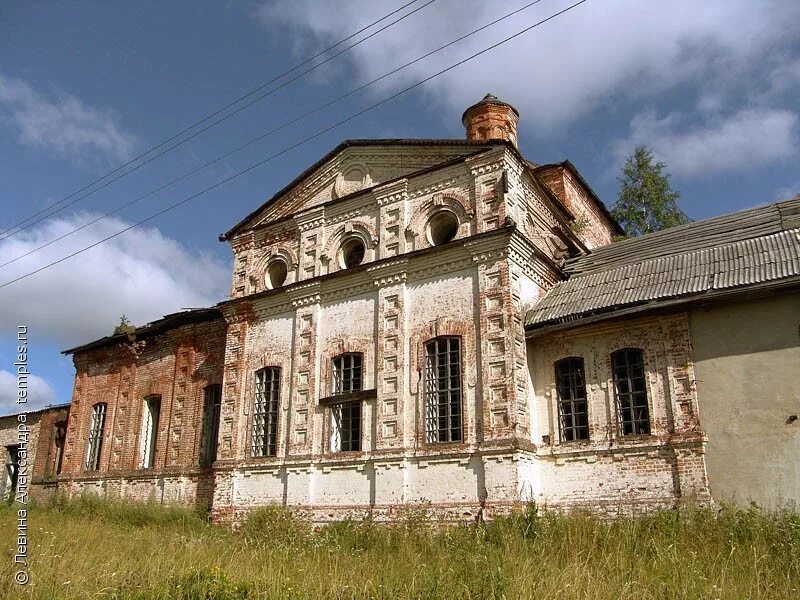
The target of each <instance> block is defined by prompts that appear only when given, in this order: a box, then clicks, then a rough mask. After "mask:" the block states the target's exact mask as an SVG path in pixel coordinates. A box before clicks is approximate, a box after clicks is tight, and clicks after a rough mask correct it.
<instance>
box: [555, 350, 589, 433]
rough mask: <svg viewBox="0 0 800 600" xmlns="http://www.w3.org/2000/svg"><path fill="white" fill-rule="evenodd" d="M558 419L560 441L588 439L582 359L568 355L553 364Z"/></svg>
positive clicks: (587, 416)
mask: <svg viewBox="0 0 800 600" xmlns="http://www.w3.org/2000/svg"><path fill="white" fill-rule="evenodd" d="M555 371H556V391H557V393H558V421H559V431H560V433H561V441H562V442H574V441H576V440H588V439H589V413H588V406H587V402H586V378H585V377H584V371H583V359H582V358H579V357H570V358H564V359H562V360H559V361H558V362H557V363H556V364H555Z"/></svg>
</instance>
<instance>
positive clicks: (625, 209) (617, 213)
mask: <svg viewBox="0 0 800 600" xmlns="http://www.w3.org/2000/svg"><path fill="white" fill-rule="evenodd" d="M665 167H666V165H665V164H664V163H663V162H655V160H654V158H653V153H652V152H651V151H650V150H648V149H647V148H646V147H644V146H637V148H636V149H635V150H634V152H633V154H632V155H630V156H629V157H628V159H627V160H626V161H625V166H624V167H623V168H622V177H619V178H618V180H619V182H620V190H619V197H618V198H617V202H616V203H615V204H614V207H613V208H612V209H611V214H612V215H613V216H614V218H615V219H616V220H617V221H618V222H619V224H620V225H621V226H622V228H623V229H624V230H625V233H626V235H627V236H629V237H635V236H639V235H643V234H645V233H652V232H654V231H661V230H662V229H667V228H669V227H674V226H676V225H683V224H684V223H688V222H689V221H691V219H689V217H687V216H686V215H685V214H684V213H683V211H681V209H680V208H679V207H678V204H677V202H676V200H677V199H678V198H679V197H680V194H678V192H676V191H674V190H673V189H672V187H671V186H670V183H669V178H670V176H669V173H665V172H663V171H664V169H665Z"/></svg>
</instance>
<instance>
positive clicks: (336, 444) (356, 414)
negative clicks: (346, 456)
mask: <svg viewBox="0 0 800 600" xmlns="http://www.w3.org/2000/svg"><path fill="white" fill-rule="evenodd" d="M331 450H332V451H333V452H355V451H359V450H361V402H345V403H343V404H335V405H333V406H331Z"/></svg>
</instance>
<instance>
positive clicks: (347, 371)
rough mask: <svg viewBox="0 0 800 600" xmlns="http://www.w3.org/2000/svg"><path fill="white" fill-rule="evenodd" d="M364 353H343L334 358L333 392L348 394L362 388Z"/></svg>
mask: <svg viewBox="0 0 800 600" xmlns="http://www.w3.org/2000/svg"><path fill="white" fill-rule="evenodd" d="M362 362H363V361H362V355H361V354H355V353H351V354H341V355H339V356H337V357H336V358H334V359H333V393H334V394H346V393H348V392H358V391H360V390H361V387H362V386H361V376H362V368H361V366H362Z"/></svg>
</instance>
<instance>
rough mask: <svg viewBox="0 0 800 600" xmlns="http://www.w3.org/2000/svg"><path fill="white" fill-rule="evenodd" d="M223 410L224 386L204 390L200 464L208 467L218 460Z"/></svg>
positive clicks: (212, 386) (213, 386) (216, 385)
mask: <svg viewBox="0 0 800 600" xmlns="http://www.w3.org/2000/svg"><path fill="white" fill-rule="evenodd" d="M221 409H222V386H221V385H218V384H215V385H209V386H208V387H206V388H205V389H204V390H203V424H202V427H203V432H202V434H201V436H200V464H201V465H203V466H208V465H210V464H212V463H213V462H214V461H215V460H217V438H218V437H219V419H220V411H221Z"/></svg>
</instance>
